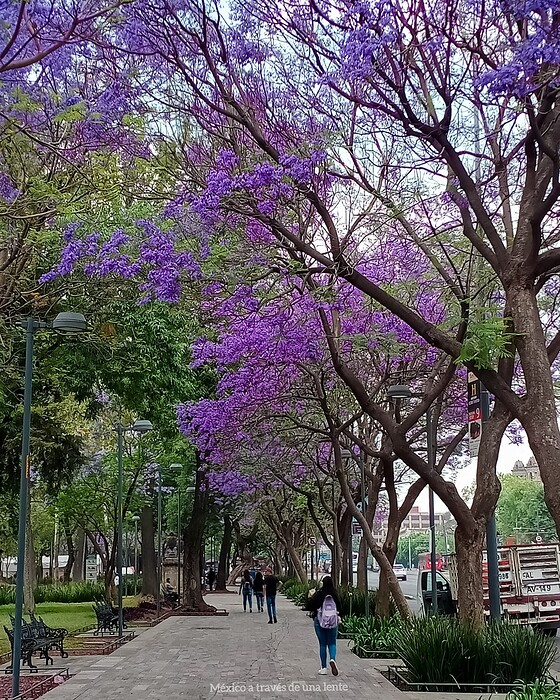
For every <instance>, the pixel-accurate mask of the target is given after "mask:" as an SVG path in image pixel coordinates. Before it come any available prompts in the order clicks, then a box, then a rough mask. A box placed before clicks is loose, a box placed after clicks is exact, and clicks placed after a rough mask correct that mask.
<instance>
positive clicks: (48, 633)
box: [24, 614, 68, 659]
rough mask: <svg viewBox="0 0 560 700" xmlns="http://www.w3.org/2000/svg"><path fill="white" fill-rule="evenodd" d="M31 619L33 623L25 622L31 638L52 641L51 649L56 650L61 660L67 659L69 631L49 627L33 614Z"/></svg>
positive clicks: (62, 628)
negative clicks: (66, 643)
mask: <svg viewBox="0 0 560 700" xmlns="http://www.w3.org/2000/svg"><path fill="white" fill-rule="evenodd" d="M29 618H30V620H31V622H29V624H27V623H25V620H24V625H26V627H27V629H28V630H29V631H30V633H31V636H35V637H37V638H38V639H50V640H51V646H50V649H56V650H57V651H58V652H59V653H60V658H62V659H67V658H68V653H67V652H66V651H64V639H65V638H66V637H67V636H68V630H67V629H65V628H64V627H49V626H48V625H47V623H46V622H45V621H44V620H43V618H42V617H38V618H37V617H35V615H33V614H31V615H30V616H29Z"/></svg>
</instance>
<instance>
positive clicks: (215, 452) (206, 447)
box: [180, 285, 464, 607]
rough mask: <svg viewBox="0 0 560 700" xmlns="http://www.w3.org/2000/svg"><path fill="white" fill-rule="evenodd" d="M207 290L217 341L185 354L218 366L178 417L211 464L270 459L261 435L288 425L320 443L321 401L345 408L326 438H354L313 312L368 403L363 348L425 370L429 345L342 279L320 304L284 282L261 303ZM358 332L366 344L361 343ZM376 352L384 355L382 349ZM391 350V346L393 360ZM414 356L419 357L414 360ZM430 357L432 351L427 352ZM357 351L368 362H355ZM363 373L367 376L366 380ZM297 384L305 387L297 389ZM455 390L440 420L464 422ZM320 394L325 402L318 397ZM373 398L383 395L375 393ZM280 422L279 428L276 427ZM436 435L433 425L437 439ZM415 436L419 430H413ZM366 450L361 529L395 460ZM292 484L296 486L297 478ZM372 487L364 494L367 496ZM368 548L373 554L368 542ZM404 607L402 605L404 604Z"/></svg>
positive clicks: (392, 543) (393, 535)
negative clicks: (325, 316)
mask: <svg viewBox="0 0 560 700" xmlns="http://www.w3.org/2000/svg"><path fill="white" fill-rule="evenodd" d="M211 291H212V300H211V302H209V304H208V305H207V307H208V306H209V305H212V306H214V307H215V310H216V314H217V316H216V317H215V320H214V324H213V327H214V328H215V329H216V330H217V331H218V339H216V337H215V336H214V337H213V339H212V340H208V339H207V340H205V341H203V342H201V343H200V344H199V345H198V346H197V348H196V350H195V358H196V362H201V361H205V362H208V361H210V362H212V363H214V364H215V365H216V366H217V368H218V369H219V370H220V372H221V379H220V380H219V383H218V390H217V398H216V399H212V400H210V399H206V400H204V401H202V402H201V403H200V404H198V405H196V406H194V407H185V408H184V409H181V411H180V424H181V425H183V427H184V429H185V430H186V431H187V433H188V434H189V435H190V436H191V437H192V438H193V439H195V440H196V441H197V444H198V446H199V448H200V449H201V450H202V451H203V452H204V453H205V454H207V455H208V458H209V460H210V461H211V462H214V463H215V464H217V465H225V466H226V467H227V465H228V464H229V461H230V459H231V458H232V455H235V457H234V458H233V459H234V460H235V459H239V458H240V457H241V458H242V457H243V453H245V454H247V453H248V454H249V455H250V454H259V455H263V454H265V455H268V456H269V457H270V455H271V453H272V447H273V445H271V441H270V436H274V435H276V434H278V433H280V434H281V435H283V436H284V439H285V436H286V434H287V432H288V429H287V426H288V425H291V427H292V431H293V430H294V429H295V428H298V429H299V430H300V431H301V434H300V433H298V434H296V435H294V436H293V437H292V439H294V438H295V440H294V445H297V444H299V445H300V446H301V445H302V444H304V443H305V437H304V433H305V431H313V430H315V431H316V432H317V433H318V434H320V435H321V437H322V438H323V439H325V438H327V439H328V440H329V441H330V439H331V436H330V433H329V432H328V431H326V430H320V429H318V428H319V426H320V425H321V422H323V423H324V421H325V418H326V417H327V416H328V417H331V413H332V409H330V408H329V404H330V406H332V405H333V404H334V405H338V406H339V408H340V409H343V410H345V415H344V414H343V415H342V417H341V415H340V414H339V415H337V416H336V420H337V422H338V425H339V426H344V428H343V429H339V428H338V427H337V430H335V433H336V434H335V435H334V436H333V437H334V440H335V441H336V443H337V444H338V443H339V440H340V438H341V437H343V438H346V439H347V440H348V439H350V440H352V439H354V438H355V437H356V436H354V435H353V434H352V431H351V430H350V427H351V426H352V423H353V422H354V420H356V419H357V418H359V417H360V415H361V411H360V409H359V407H358V406H356V405H355V404H354V406H352V403H353V402H355V399H351V401H350V403H349V404H348V403H344V395H343V393H340V388H337V387H336V381H333V379H335V377H333V375H332V369H331V370H330V372H331V373H330V376H329V373H328V371H327V372H325V367H324V365H325V362H326V363H327V370H328V368H329V367H330V358H329V353H328V350H327V346H326V341H325V338H324V334H323V329H322V327H321V322H320V319H319V314H318V311H319V310H321V311H322V312H325V310H326V309H328V310H329V312H330V313H331V314H332V315H335V316H336V318H337V322H338V324H339V332H338V336H339V341H340V346H341V347H342V348H343V350H342V352H343V355H344V358H345V359H344V361H345V362H347V363H348V364H349V366H353V367H355V368H357V367H358V366H360V365H361V366H362V374H361V377H362V381H363V382H364V383H365V385H367V386H368V390H370V391H372V392H373V395H372V397H371V399H372V401H373V400H375V398H374V396H375V389H374V385H375V383H379V382H380V383H381V385H383V381H384V378H383V376H382V378H381V379H380V377H379V372H378V371H377V372H376V365H375V362H371V359H372V355H373V356H375V358H376V360H377V363H378V365H383V364H384V363H387V364H388V366H389V367H391V365H392V363H393V361H394V362H395V369H396V366H397V364H400V370H399V371H400V372H402V371H406V369H405V368H406V367H407V368H408V371H412V372H414V371H415V369H414V364H415V362H416V363H418V362H420V363H421V365H423V366H424V367H426V366H428V365H429V364H430V363H431V362H433V360H434V358H431V359H430V357H429V355H430V353H431V350H430V348H429V347H428V346H427V345H425V344H424V348H422V343H421V342H420V340H419V345H418V347H416V348H411V347H410V340H411V335H410V329H409V328H408V327H407V326H406V325H404V324H401V325H399V324H393V326H392V327H391V326H390V318H391V317H390V316H387V317H385V316H386V315H385V316H384V314H382V313H379V312H376V313H374V314H372V313H370V312H369V310H368V309H367V305H364V303H363V298H362V296H361V295H360V294H358V293H356V290H355V289H353V288H352V287H351V286H350V285H345V288H344V285H343V289H342V291H341V292H340V293H339V298H338V299H336V300H335V301H333V300H332V297H333V294H334V289H333V288H332V287H331V288H330V290H324V291H330V296H331V301H330V302H326V301H323V300H322V297H321V295H319V294H318V295H317V297H318V298H319V301H317V299H314V298H313V297H312V296H311V295H310V294H303V295H302V293H301V291H300V292H299V293H298V294H297V295H296V294H295V293H294V294H290V293H289V288H288V289H287V293H286V294H284V295H281V294H280V293H279V291H280V290H279V288H278V287H277V288H276V289H275V292H276V294H275V295H274V297H273V300H272V301H271V302H270V303H266V302H265V301H263V299H262V295H260V294H259V292H257V291H255V290H254V289H253V290H252V289H250V288H249V287H248V286H245V287H242V288H239V289H238V290H236V292H234V293H233V294H230V293H227V294H225V296H223V297H221V296H220V294H219V289H218V287H217V286H216V285H212V289H211ZM368 334H369V336H370V337H369V341H368V342H366V343H365V344H364V339H365V338H366V337H367V335H368ZM389 334H390V336H391V339H390V341H388V343H387V347H385V348H384V343H383V340H382V339H380V338H383V337H385V338H387V339H388V338H389ZM362 347H363V351H362V352H361V353H360V352H358V353H356V350H358V351H360V350H361V349H362ZM384 351H385V353H386V354H385V356H383V354H382V353H383V352H384ZM391 351H392V352H393V353H395V356H394V360H393V356H392V355H391ZM415 355H420V358H418V357H415ZM436 356H437V354H436V355H435V356H434V357H436ZM366 357H367V359H368V360H369V362H368V361H366V362H365V364H364V359H365V358H366ZM321 362H322V363H323V367H322V366H321ZM368 374H369V375H371V376H369V377H368V376H367V375H368ZM436 374H437V372H436ZM434 376H435V375H434ZM385 378H387V377H386V376H385ZM432 380H433V377H432ZM306 384H308V385H309V386H310V387H311V388H309V386H307V387H306ZM317 389H318V391H317ZM378 389H379V387H378ZM385 390H386V385H385ZM455 391H456V387H452V391H450V392H449V396H450V397H451V399H452V400H451V401H450V402H449V405H448V406H447V407H446V410H447V416H446V417H447V420H448V421H449V419H450V418H451V419H452V420H455V421H456V420H457V419H458V420H459V426H461V425H462V424H463V423H464V406H463V405H462V403H461V402H459V406H460V409H459V411H457V401H456V400H455V396H454V393H453V392H455ZM327 393H328V397H329V398H328V401H324V396H325V395H326V394H327ZM335 397H336V398H335ZM346 401H348V396H347V397H346ZM381 401H382V402H384V401H385V397H384V395H383V394H382V397H381ZM323 403H324V406H323ZM319 406H321V407H322V410H323V412H324V413H321V409H320V410H319V411H317V408H318V407H319ZM345 406H346V409H345V408H344V407H345ZM353 411H357V415H356V416H355V417H354V419H353V420H348V418H349V417H350V416H351V415H352V413H353ZM275 420H276V421H278V420H280V421H281V423H280V424H279V423H278V422H277V423H276V425H275ZM282 425H283V427H280V426H282ZM444 433H445V431H444V429H443V427H442V430H441V435H442V438H443V436H444ZM419 435H422V431H420V433H419ZM463 436H464V428H463V429H462V430H459V433H458V437H456V438H454V439H453V440H451V441H450V449H449V450H447V451H446V452H445V456H442V461H441V463H440V465H439V470H441V468H443V466H444V465H445V463H446V462H447V459H449V456H450V455H451V454H452V452H453V449H454V448H455V447H456V446H457V444H458V443H459V441H460V439H461V438H462V437H463ZM416 439H418V435H417V438H416ZM273 440H274V438H273ZM358 442H359V443H360V444H361V446H362V447H365V448H366V449H367V448H368V445H367V443H366V442H365V441H364V440H363V439H362V440H360V439H359V438H358ZM240 446H241V447H240ZM294 449H295V453H294V455H293V456H292V458H291V459H292V461H294V460H295V459H296V457H297V456H298V450H297V448H296V447H294ZM369 453H370V456H371V457H375V458H376V459H380V461H381V466H382V468H381V470H380V471H378V472H377V473H374V472H373V471H370V470H369V469H368V470H367V475H368V482H369V483H370V484H373V483H376V488H375V489H373V492H372V493H371V494H370V498H369V504H370V506H372V509H371V512H369V513H368V526H367V530H369V531H370V532H371V525H372V521H373V517H374V514H375V504H376V501H377V496H378V492H379V488H380V486H381V482H382V481H383V479H384V478H385V479H386V483H387V488H388V490H390V492H391V494H392V495H394V497H395V499H396V492H395V483H394V482H395V476H394V470H393V462H394V459H395V457H394V455H393V454H392V450H391V447H390V443H389V444H388V445H387V447H386V449H384V448H383V447H379V446H377V445H369ZM286 457H287V456H286V455H285V454H282V458H283V459H282V461H281V469H283V477H282V476H280V478H281V479H282V478H283V479H284V480H285V479H286V478H287V475H288V471H289V470H288V471H286V470H287V469H288V465H289V464H290V458H289V456H288V457H287V459H286ZM366 457H367V454H366ZM335 461H336V460H335ZM267 469H268V470H269V471H270V470H272V471H273V472H274V469H273V468H272V469H271V468H270V466H267ZM333 476H335V473H334V472H333ZM336 476H337V477H339V478H340V479H341V480H343V481H344V482H346V473H345V469H344V468H343V467H341V468H340V470H339V471H338V472H336ZM284 483H286V482H285V481H284ZM294 486H295V488H296V490H298V491H300V492H302V490H301V488H300V486H299V485H297V484H295V485H294ZM354 486H355V485H354ZM424 486H425V482H423V481H421V480H419V481H418V482H417V483H415V484H414V486H413V488H412V489H411V491H410V494H408V495H407V498H406V499H405V503H404V504H403V506H402V508H401V509H400V510H399V508H398V507H397V506H396V501H395V503H394V504H393V505H395V509H394V510H395V514H394V518H392V519H391V525H392V526H393V524H394V525H395V527H391V530H390V538H389V540H388V542H389V543H388V545H387V547H386V553H387V552H389V551H392V552H393V553H392V555H391V556H392V557H394V552H396V541H397V538H398V530H399V526H400V523H401V522H402V519H403V518H404V517H405V516H406V513H407V512H408V510H409V509H410V507H411V505H412V504H413V503H414V500H415V498H416V497H417V496H418V494H419V493H420V491H421V489H422V488H423V487H424ZM373 494H375V497H374V498H372V497H371V496H372V495H373ZM348 499H349V502H351V503H352V504H353V507H354V508H356V501H357V500H358V496H357V495H356V493H355V492H354V493H352V492H351V491H350V492H349V493H348ZM401 511H402V512H401ZM348 514H350V513H347V515H348ZM351 516H352V514H350V520H348V519H347V520H348V521H347V522H346V527H349V525H350V524H351ZM349 534H350V533H349V530H348V535H349ZM377 552H378V555H379V554H380V551H379V550H378V549H377ZM334 559H335V557H334V556H333V560H334ZM384 561H385V565H386V568H389V569H390V564H389V563H388V562H387V560H386V559H385V560H384ZM396 585H397V586H398V584H396ZM404 606H405V607H406V603H405V604H404Z"/></svg>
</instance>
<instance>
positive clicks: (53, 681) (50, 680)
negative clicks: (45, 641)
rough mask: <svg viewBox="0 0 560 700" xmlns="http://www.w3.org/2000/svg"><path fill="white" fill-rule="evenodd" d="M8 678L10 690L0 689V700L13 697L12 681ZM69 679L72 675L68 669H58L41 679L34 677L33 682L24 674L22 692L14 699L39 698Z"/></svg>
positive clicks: (41, 676) (21, 680)
mask: <svg viewBox="0 0 560 700" xmlns="http://www.w3.org/2000/svg"><path fill="white" fill-rule="evenodd" d="M7 678H8V688H7V690H6V691H4V688H3V687H2V688H0V700H1V699H2V698H11V697H12V693H11V683H12V679H11V677H7ZM69 678H70V673H69V671H68V669H67V668H63V669H58V670H56V671H54V672H53V673H49V674H48V675H44V674H41V675H40V676H39V677H37V676H35V677H33V680H31V676H30V675H28V674H25V673H22V674H21V676H20V689H21V692H20V694H19V695H17V696H16V697H15V698H14V700H28V699H30V698H38V697H40V696H41V695H44V694H45V693H48V692H49V690H52V689H53V688H56V687H58V686H59V685H60V684H61V683H64V681H67V680H68V679H69Z"/></svg>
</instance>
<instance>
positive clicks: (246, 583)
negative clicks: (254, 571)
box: [243, 581, 252, 593]
mask: <svg viewBox="0 0 560 700" xmlns="http://www.w3.org/2000/svg"><path fill="white" fill-rule="evenodd" d="M251 589H252V586H251V582H250V581H244V582H243V591H244V592H245V593H249V591H250V590H251Z"/></svg>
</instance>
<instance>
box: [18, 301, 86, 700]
mask: <svg viewBox="0 0 560 700" xmlns="http://www.w3.org/2000/svg"><path fill="white" fill-rule="evenodd" d="M20 325H21V327H22V328H25V334H26V337H25V387H24V393H23V429H22V436H21V465H20V482H19V521H18V550H17V552H18V553H17V572H16V611H15V619H14V644H13V652H12V674H13V675H12V697H16V696H17V695H19V678H20V664H21V628H22V616H23V572H24V565H25V525H26V522H27V501H28V494H29V476H30V470H31V464H30V453H29V442H30V436H31V396H32V393H33V340H34V336H35V331H36V330H39V329H40V328H46V329H50V330H53V331H55V332H56V333H60V334H63V335H69V336H70V335H76V334H78V333H84V332H85V331H87V323H86V320H85V318H84V317H83V316H82V314H78V313H73V312H69V311H65V312H62V313H59V314H58V315H57V316H56V318H55V319H54V321H53V322H52V323H47V322H46V321H37V320H35V319H34V318H28V319H27V320H25V321H21V322H20Z"/></svg>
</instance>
